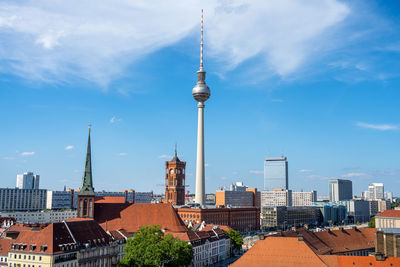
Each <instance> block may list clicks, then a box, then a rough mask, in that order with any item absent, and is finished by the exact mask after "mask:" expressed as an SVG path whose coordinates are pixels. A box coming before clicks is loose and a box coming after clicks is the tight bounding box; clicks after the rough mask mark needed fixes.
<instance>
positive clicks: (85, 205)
mask: <svg viewBox="0 0 400 267" xmlns="http://www.w3.org/2000/svg"><path fill="white" fill-rule="evenodd" d="M87 208H88V203H87V199H85V200H83V216H87V212H88V210H87Z"/></svg>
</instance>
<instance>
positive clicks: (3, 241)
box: [0, 238, 11, 257]
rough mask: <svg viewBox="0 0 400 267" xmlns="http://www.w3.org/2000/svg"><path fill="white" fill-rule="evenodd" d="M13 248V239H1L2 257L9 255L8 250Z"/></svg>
mask: <svg viewBox="0 0 400 267" xmlns="http://www.w3.org/2000/svg"><path fill="white" fill-rule="evenodd" d="M10 247H11V239H8V238H0V255H1V256H3V257H4V256H6V257H7V255H8V250H9V249H10Z"/></svg>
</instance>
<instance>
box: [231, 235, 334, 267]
mask: <svg viewBox="0 0 400 267" xmlns="http://www.w3.org/2000/svg"><path fill="white" fill-rule="evenodd" d="M231 266H232V267H240V266H244V267H249V266H252V267H253V266H254V267H258V266H260V267H261V266H285V267H291V266H293V267H298V266H304V267H309V266H313V267H320V266H328V265H327V264H326V263H325V262H324V261H323V260H322V259H321V258H319V257H318V256H317V255H316V254H315V253H314V252H313V251H312V250H311V248H310V247H308V246H307V244H306V243H305V242H303V241H299V240H298V238H297V237H266V238H265V239H264V240H260V241H258V242H257V243H256V244H255V245H254V246H253V247H252V248H251V249H250V250H248V251H247V252H246V253H245V254H244V255H243V256H242V257H241V258H239V259H238V260H237V261H236V262H234V263H233V264H232V265H231Z"/></svg>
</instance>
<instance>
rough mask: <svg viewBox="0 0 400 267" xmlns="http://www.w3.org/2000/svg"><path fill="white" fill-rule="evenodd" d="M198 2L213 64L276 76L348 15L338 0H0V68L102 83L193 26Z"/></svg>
mask: <svg viewBox="0 0 400 267" xmlns="http://www.w3.org/2000/svg"><path fill="white" fill-rule="evenodd" d="M201 8H204V10H205V12H206V13H205V18H206V25H207V31H206V36H205V38H206V40H207V44H208V48H207V49H208V53H209V55H210V56H211V57H214V58H215V59H217V62H219V63H221V66H227V68H228V69H232V68H235V67H236V66H237V65H239V64H240V63H242V62H244V61H246V60H248V59H251V58H254V57H255V56H257V57H258V58H260V59H261V61H262V63H261V64H262V65H263V67H264V68H263V69H264V70H266V72H272V73H273V74H277V75H281V76H285V75H288V74H291V73H293V72H295V71H296V70H298V69H299V67H300V66H301V65H302V64H304V63H305V62H307V61H312V60H310V58H312V57H313V56H314V55H316V54H318V53H316V52H317V51H318V50H321V49H323V47H324V45H323V44H324V43H327V42H329V40H326V34H327V33H330V32H333V30H332V29H333V28H334V27H335V26H337V25H338V24H340V23H341V22H343V21H344V20H345V19H346V18H347V17H348V15H349V14H350V7H349V6H348V5H346V4H345V3H343V2H341V1H338V0H320V1H312V2H307V1H306V2H304V1H301V0H279V1H278V0H275V1H264V0H254V1H243V0H237V1H212V0H208V1H200V0H195V1H184V0H179V1H175V0H174V1H173V0H156V1H128V0H121V1H113V2H108V1H99V2H96V4H95V5H94V4H93V1H78V0H70V1H57V2H54V1H51V0H42V1H8V2H4V3H2V5H1V7H0V18H1V19H0V33H1V34H3V35H2V42H1V44H0V61H1V62H2V64H3V65H4V68H2V70H3V71H7V72H10V73H12V74H14V75H19V76H21V77H24V78H30V79H35V80H40V81H55V80H56V81H67V80H68V79H67V78H68V77H70V76H71V75H72V76H75V77H80V78H82V79H84V80H89V81H92V82H95V83H98V84H100V85H102V86H107V84H108V83H109V82H110V81H111V80H113V79H115V78H117V77H120V76H121V75H122V74H123V73H124V70H125V69H126V67H127V66H128V65H129V64H131V63H132V62H134V61H135V60H136V59H138V58H140V57H143V56H145V55H148V54H149V53H152V52H154V51H157V50H159V49H161V48H164V47H167V46H169V45H171V44H174V43H176V42H178V41H181V40H183V39H184V38H186V37H188V36H190V35H191V34H193V32H194V31H196V32H197V31H198V27H199V10H200V9H201ZM100 18H101V19H100ZM299 29H301V30H299ZM337 39H339V38H337ZM329 43H330V45H332V42H329ZM316 44H321V45H319V46H317V45H316Z"/></svg>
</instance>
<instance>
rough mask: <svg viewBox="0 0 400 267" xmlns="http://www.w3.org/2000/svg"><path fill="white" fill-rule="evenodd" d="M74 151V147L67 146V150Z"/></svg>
mask: <svg viewBox="0 0 400 267" xmlns="http://www.w3.org/2000/svg"><path fill="white" fill-rule="evenodd" d="M72 149H74V146H66V147H65V150H72Z"/></svg>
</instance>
